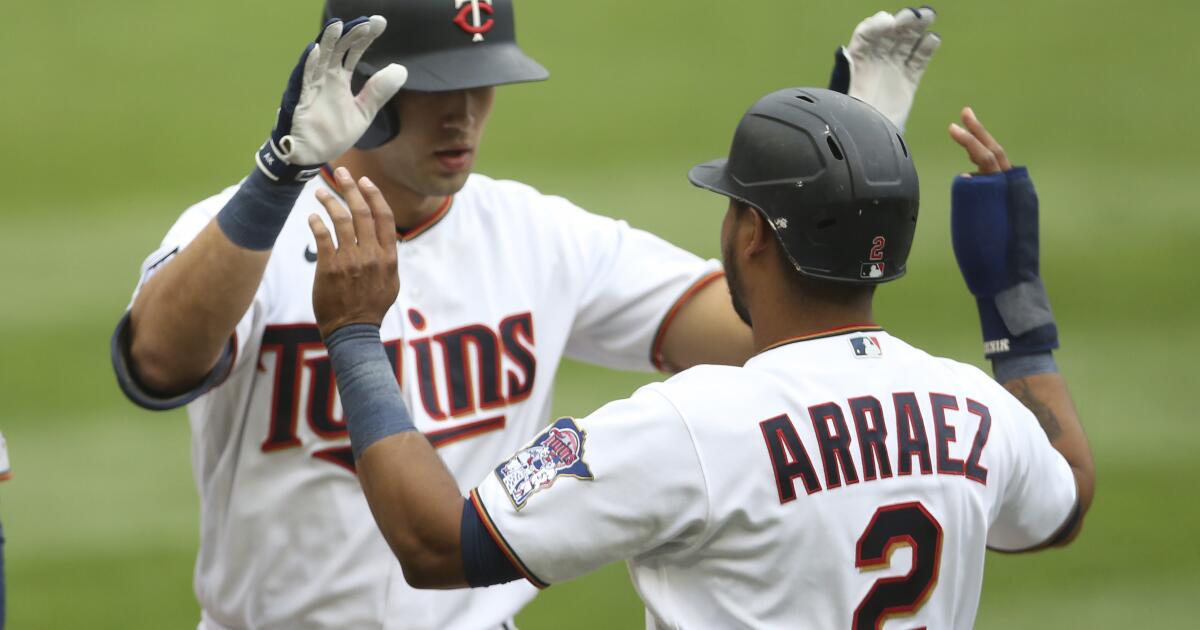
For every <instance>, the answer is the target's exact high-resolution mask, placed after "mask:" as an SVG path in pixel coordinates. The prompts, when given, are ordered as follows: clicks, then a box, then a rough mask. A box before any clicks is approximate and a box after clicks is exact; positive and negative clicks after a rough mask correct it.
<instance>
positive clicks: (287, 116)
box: [255, 15, 408, 182]
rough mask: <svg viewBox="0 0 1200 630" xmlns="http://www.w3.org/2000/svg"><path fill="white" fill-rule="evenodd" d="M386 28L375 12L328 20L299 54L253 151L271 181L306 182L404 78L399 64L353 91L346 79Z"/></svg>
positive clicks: (340, 150) (357, 135)
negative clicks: (264, 136)
mask: <svg viewBox="0 0 1200 630" xmlns="http://www.w3.org/2000/svg"><path fill="white" fill-rule="evenodd" d="M386 28H387V20H385V19H384V18H383V17H382V16H379V15H375V16H371V17H370V18H366V17H361V18H358V19H356V20H352V21H350V22H347V23H345V24H343V23H342V22H341V20H330V21H329V22H328V23H327V24H326V25H325V28H323V29H322V30H321V35H320V36H319V37H318V39H317V41H316V42H315V43H311V44H309V45H308V47H307V48H305V49H304V53H303V54H301V55H300V62H299V63H297V64H296V67H295V69H293V70H292V76H291V78H290V79H288V85H287V90H286V91H284V93H283V101H282V102H281V103H280V105H279V115H278V118H277V119H276V122H275V128H274V130H272V132H271V137H270V139H268V140H267V142H266V143H265V144H263V146H262V148H261V149H259V150H258V154H257V155H255V161H256V162H257V164H258V168H259V169H261V170H262V172H263V173H265V174H266V176H267V177H269V178H270V179H271V180H273V181H277V182H289V181H307V180H309V179H312V178H313V177H314V176H315V175H316V174H317V173H318V172H319V170H320V167H321V165H322V164H324V163H326V162H328V161H330V160H332V159H334V158H336V157H337V156H339V155H341V154H342V153H345V152H346V150H347V149H349V148H350V147H351V146H353V145H354V143H355V142H356V141H358V139H359V138H361V137H362V135H363V133H364V132H366V130H367V127H368V126H370V124H371V121H372V120H374V119H375V115H376V114H377V113H378V112H379V110H380V108H382V107H384V106H385V105H387V102H388V101H389V100H391V98H392V97H393V96H395V95H396V92H398V91H399V90H400V88H401V87H402V86H403V85H404V82H405V81H406V80H408V70H406V69H405V68H404V66H401V65H398V64H391V65H389V66H388V67H386V68H384V69H383V70H380V71H379V72H377V73H375V75H374V76H372V77H371V78H370V79H369V80H368V81H367V83H366V85H365V86H363V88H362V90H360V91H359V93H358V95H357V96H355V95H354V93H353V91H352V89H351V87H350V79H351V75H352V74H353V72H354V67H355V66H356V65H358V61H359V59H361V58H362V55H363V52H364V51H366V49H367V46H370V45H371V43H372V42H374V41H375V39H376V38H377V37H379V36H380V35H381V34H383V31H384V29H386Z"/></svg>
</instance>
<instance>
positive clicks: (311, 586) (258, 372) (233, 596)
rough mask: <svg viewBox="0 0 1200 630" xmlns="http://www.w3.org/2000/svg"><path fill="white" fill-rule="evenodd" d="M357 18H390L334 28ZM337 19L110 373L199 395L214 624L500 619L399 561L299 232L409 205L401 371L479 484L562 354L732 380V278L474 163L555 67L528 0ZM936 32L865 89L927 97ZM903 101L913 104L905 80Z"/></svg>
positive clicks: (456, 0) (349, 0)
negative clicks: (358, 202)
mask: <svg viewBox="0 0 1200 630" xmlns="http://www.w3.org/2000/svg"><path fill="white" fill-rule="evenodd" d="M358 15H373V17H370V18H359V19H348V20H346V21H341V20H337V19H334V18H338V17H345V18H353V17H354V16H358ZM884 15H887V14H884ZM325 17H326V18H328V19H329V20H330V21H329V22H328V23H327V25H326V26H325V27H324V28H323V29H322V31H321V35H320V37H319V38H318V40H317V41H316V42H315V43H314V44H311V45H309V46H308V48H307V49H306V50H305V52H304V54H303V56H302V57H301V60H300V62H299V64H298V65H297V66H296V69H295V70H294V72H293V74H292V76H291V78H290V80H289V82H288V88H287V91H286V92H285V94H284V97H283V101H282V104H281V106H280V110H279V115H278V119H277V122H276V126H275V128H274V130H273V132H272V134H271V137H270V138H269V139H268V141H267V142H266V143H265V144H264V145H263V146H262V148H261V149H260V150H259V152H258V153H257V155H256V160H255V168H254V170H253V171H252V172H251V174H250V175H249V177H247V178H246V179H245V180H244V181H243V182H241V183H240V184H238V185H236V186H233V187H231V188H229V189H227V190H225V191H224V192H222V193H220V194H218V195H216V196H214V197H211V198H209V199H206V200H204V201H202V202H200V203H199V204H196V205H195V206H193V207H191V208H189V209H188V210H187V211H186V212H185V213H184V214H183V216H182V217H180V219H179V220H178V221H177V222H176V224H175V225H174V226H173V227H172V228H171V230H170V231H169V232H168V233H167V235H166V237H165V238H164V239H163V242H162V244H161V246H160V247H159V248H158V250H157V251H155V252H154V253H152V254H151V255H150V256H149V257H148V258H147V259H146V262H145V263H144V264H143V267H142V273H141V278H140V280H139V282H138V286H137V289H136V290H135V293H134V298H133V301H132V304H131V307H130V310H129V312H128V313H127V314H126V316H125V317H124V318H123V319H122V321H121V323H120V324H119V325H118V327H117V330H116V332H115V333H114V336H113V364H114V369H115V370H116V373H117V376H118V381H119V383H120V385H121V387H122V389H123V390H124V391H125V393H126V394H127V395H128V396H129V397H130V398H131V399H132V400H134V401H135V402H136V403H138V404H140V405H142V406H145V407H147V408H150V409H169V408H174V407H179V406H182V405H185V404H186V405H188V411H189V417H190V419H191V427H192V449H193V451H192V461H193V467H194V476H195V478H196V482H197V486H198V489H199V493H200V498H201V544H200V551H199V555H198V558H197V563H196V571H195V589H196V593H197V597H198V599H199V601H200V605H201V609H202V620H201V627H202V628H210V629H219V628H289V629H291V628H315V627H353V628H372V627H388V628H447V629H452V628H466V629H479V628H495V627H500V626H502V625H504V624H507V623H509V620H510V619H511V617H512V615H513V614H514V613H516V611H517V610H519V609H520V608H521V606H523V605H524V604H525V603H526V602H527V601H528V600H529V599H530V598H532V596H533V594H534V593H535V592H536V589H534V588H533V587H532V586H531V585H529V584H527V583H520V582H514V583H511V584H505V585H498V586H496V587H493V588H489V589H481V590H476V591H459V592H440V593H439V592H427V591H417V590H414V589H411V588H410V587H409V586H408V585H407V584H406V583H405V580H404V579H402V577H401V575H400V571H399V567H398V566H397V565H396V563H395V562H392V561H391V560H390V558H389V557H388V553H387V547H386V543H385V541H384V539H383V538H382V537H381V536H380V535H379V532H378V530H377V529H376V527H375V526H374V524H373V523H372V521H371V517H370V513H369V510H368V506H367V503H366V502H365V500H364V498H363V496H362V492H361V490H360V488H359V486H358V483H357V481H356V479H355V476H354V473H355V470H356V465H355V461H354V458H353V456H352V452H351V449H350V444H349V439H348V429H347V425H346V421H345V413H344V411H343V405H344V402H343V401H341V400H340V398H339V396H338V392H337V390H336V387H335V381H334V378H333V372H332V369H331V364H330V361H329V358H328V356H327V355H326V352H325V348H324V346H323V345H322V339H321V336H320V333H319V331H318V328H317V325H316V319H315V317H314V314H313V310H312V302H311V290H312V284H313V277H314V273H315V269H316V265H315V263H316V261H317V259H318V256H317V243H316V241H315V240H314V238H313V236H312V234H311V232H310V230H309V228H308V226H307V224H306V218H307V217H308V216H309V215H310V214H312V213H314V212H316V213H318V214H322V213H323V209H322V203H323V202H324V203H329V202H332V201H334V200H335V199H336V198H337V197H338V196H339V195H341V194H342V193H343V191H344V190H346V189H348V188H353V187H354V180H353V179H352V176H351V173H354V174H355V175H358V176H365V177H368V178H369V180H370V181H373V182H375V184H374V185H375V186H376V187H377V190H378V191H379V194H380V195H381V196H382V197H383V198H385V199H386V200H387V202H388V203H389V204H390V206H391V208H392V209H393V210H394V221H393V224H392V225H391V226H390V227H389V228H388V229H387V230H381V232H380V235H382V234H383V232H385V231H386V232H387V238H388V239H389V242H390V243H391V247H392V248H393V249H394V250H395V251H394V253H395V254H396V259H397V261H398V262H397V263H396V264H397V266H398V268H399V270H400V274H401V275H402V276H403V277H404V278H405V282H404V286H403V290H402V291H401V293H400V294H399V295H398V296H396V295H393V296H392V297H391V298H390V300H391V301H390V307H389V309H388V314H387V316H386V318H385V320H384V321H382V322H381V324H382V328H381V331H382V335H383V339H384V340H385V347H386V352H387V354H388V357H389V365H390V368H389V369H390V370H391V374H392V379H393V381H395V382H398V383H399V384H400V385H401V387H402V390H403V392H404V395H405V396H406V403H407V405H408V406H409V408H410V409H412V410H413V413H414V418H415V421H416V422H417V423H418V424H419V426H420V430H421V431H422V432H423V433H424V435H426V436H427V438H428V439H429V441H430V443H431V444H433V445H434V446H435V447H436V448H437V449H438V450H439V451H440V453H441V456H442V457H443V458H444V461H445V462H447V465H448V466H449V467H450V469H451V470H452V471H453V475H454V476H455V477H456V478H458V479H460V480H461V482H459V485H460V490H463V491H465V490H467V489H469V488H470V487H471V484H472V483H474V482H475V481H477V480H478V479H479V478H481V477H482V476H483V475H484V474H485V473H486V472H487V471H488V470H490V466H489V464H490V462H492V461H493V460H495V459H496V458H498V457H501V456H503V455H505V454H508V453H511V452H513V451H514V450H516V449H517V448H518V447H519V446H520V445H521V444H523V443H524V442H525V441H526V440H527V439H528V438H529V437H530V436H532V435H534V434H535V433H536V431H537V430H539V429H540V428H541V427H543V426H544V425H545V424H546V422H547V420H548V413H549V409H550V400H551V394H552V382H553V377H554V373H555V371H556V369H557V367H558V364H559V361H560V360H561V358H562V357H563V356H564V355H565V356H571V357H574V358H577V359H582V360H585V361H589V362H592V363H596V364H600V365H605V366H610V367H614V368H621V369H640V370H651V369H654V368H658V369H661V370H665V371H676V370H678V369H682V368H686V367H689V366H692V365H696V364H700V363H726V364H737V363H740V362H741V361H743V360H744V359H745V358H746V357H747V356H749V354H750V353H751V352H752V341H751V337H750V332H749V329H748V328H746V327H745V325H744V324H742V323H741V321H740V320H739V319H738V318H737V316H736V314H735V313H734V311H733V310H732V309H731V307H730V305H729V302H728V299H727V297H726V291H727V287H726V284H725V280H724V276H723V274H722V272H721V269H720V265H719V263H717V262H715V261H704V260H701V259H699V258H697V257H696V256H694V255H692V254H689V253H687V252H684V251H682V250H680V249H678V248H676V247H674V246H671V245H670V244H668V243H666V242H665V241H662V240H661V239H658V238H656V237H654V236H652V235H650V234H647V233H645V232H642V231H640V230H636V229H632V228H630V227H629V226H628V225H626V224H624V223H623V222H619V221H613V220H610V219H607V218H603V217H599V216H596V215H593V214H590V213H587V212H585V211H583V210H582V209H580V208H578V207H576V206H575V205H573V204H571V203H570V202H568V201H567V200H565V199H562V198H559V197H552V196H548V195H543V194H541V193H539V192H538V191H536V190H534V189H532V188H530V187H528V186H525V185H522V184H519V183H516V182H511V181H497V180H492V179H490V178H487V177H485V176H483V175H478V174H472V173H471V167H472V164H473V160H474V156H475V154H476V153H477V151H478V150H479V141H480V137H481V134H482V131H483V129H484V126H485V124H486V122H487V117H488V113H489V111H490V106H491V102H492V99H493V98H494V86H496V85H501V84H508V83H520V82H527V81H538V80H542V79H545V78H546V77H547V72H546V70H545V69H543V68H542V66H540V65H539V64H538V63H537V62H535V61H533V60H532V59H531V58H529V57H528V56H526V55H525V54H524V53H523V52H522V50H521V49H520V48H519V47H518V46H517V43H516V39H515V34H514V24H513V7H512V4H511V2H510V0H495V1H493V2H484V1H482V0H481V1H479V2H475V1H468V0H412V1H409V2H404V3H398V2H382V1H380V0H375V1H368V0H330V1H329V2H328V3H327V5H326V8H325ZM932 19H933V16H932V13H928V12H926V13H921V12H913V13H911V14H910V13H905V14H904V15H902V16H900V17H893V16H890V15H888V16H887V20H886V24H883V26H882V28H879V29H877V30H876V31H873V33H874V36H877V37H884V36H892V35H897V36H898V35H903V37H904V38H909V39H905V40H904V41H906V42H907V45H908V49H905V50H899V49H896V50H892V49H889V50H886V51H882V52H877V53H876V52H871V51H869V50H867V51H865V52H864V54H865V55H866V56H865V57H863V56H860V57H859V58H856V59H854V63H855V64H857V65H855V66H854V67H853V68H851V73H852V74H851V80H850V82H849V83H848V87H847V89H849V90H850V91H851V92H854V91H855V90H861V89H866V87H867V86H871V85H875V84H877V83H878V82H879V81H881V80H888V75H889V73H900V72H902V70H901V68H903V69H904V70H903V76H901V77H900V78H899V79H898V80H899V81H900V82H902V83H904V82H908V83H910V84H911V87H912V88H915V85H916V81H917V80H919V78H920V72H921V71H923V70H924V66H925V64H926V63H927V62H928V56H927V55H926V56H924V57H918V58H917V59H916V61H913V60H912V59H911V58H912V54H911V53H912V50H913V49H914V48H916V45H917V42H918V41H924V42H925V44H924V45H923V47H922V48H921V50H923V51H924V50H928V51H930V52H931V49H930V48H929V41H934V42H935V44H936V41H935V40H930V39H929V38H930V37H932V36H931V35H930V36H928V37H926V36H925V30H926V28H927V27H928V24H929V23H931V22H932ZM877 21H879V20H877ZM881 24H882V22H881ZM385 28H386V29H387V30H386V32H385ZM902 39H903V38H902ZM910 40H911V41H910ZM858 47H861V46H858ZM858 47H856V43H855V42H853V41H852V43H851V46H850V50H851V51H854V50H857V49H858ZM851 57H852V58H853V57H855V55H851ZM401 64H402V65H401ZM872 69H875V70H876V71H875V72H872ZM402 87H403V88H404V89H403V91H399V90H400V89H401V88H402ZM896 93H897V94H899V96H898V97H897V98H894V99H893V101H894V103H895V104H896V105H897V106H898V107H897V111H899V112H902V113H907V111H908V106H910V105H911V99H912V93H913V92H912V90H911V89H910V90H907V91H904V90H899V91H897V92H896ZM322 216H324V215H323V214H322ZM324 220H329V219H328V217H325V218H324ZM335 223H336V221H331V225H333V224H335ZM334 227H336V226H334Z"/></svg>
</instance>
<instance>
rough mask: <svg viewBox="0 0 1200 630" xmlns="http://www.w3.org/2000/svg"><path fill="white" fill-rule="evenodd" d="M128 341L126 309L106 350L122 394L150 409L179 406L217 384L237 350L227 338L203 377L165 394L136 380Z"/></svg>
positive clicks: (227, 373) (232, 360)
mask: <svg viewBox="0 0 1200 630" xmlns="http://www.w3.org/2000/svg"><path fill="white" fill-rule="evenodd" d="M129 344H130V336H129V313H128V312H126V313H125V315H124V316H123V317H121V321H119V322H117V328H116V330H114V331H113V335H112V340H111V342H110V347H109V352H110V356H111V358H112V366H113V372H114V373H115V374H116V376H117V385H118V386H120V388H121V391H122V392H123V393H124V394H125V397H126V398H128V399H129V400H130V401H131V402H132V403H133V404H135V405H137V406H139V407H141V408H143V409H149V410H151V411H166V410H168V409H175V408H178V407H182V406H184V405H186V404H188V403H190V402H192V401H193V400H196V399H197V398H199V397H201V396H203V395H204V394H206V393H208V392H209V390H211V389H212V388H214V387H216V386H217V385H220V384H221V383H222V382H224V380H225V378H226V377H227V376H229V372H230V370H232V369H233V364H234V358H235V357H234V355H235V353H236V351H237V340H236V339H234V338H233V337H230V339H229V343H227V344H225V350H224V351H222V352H221V356H220V358H218V359H217V364H216V365H215V366H213V369H212V370H210V371H209V372H208V375H207V376H205V377H204V380H202V381H200V382H199V383H197V384H196V386H195V387H193V388H191V389H189V390H188V391H186V392H183V393H181V394H178V395H175V396H165V397H164V396H161V395H159V394H157V393H155V392H152V391H150V390H149V389H147V388H146V387H145V386H144V385H142V383H141V382H140V381H138V379H137V375H136V374H135V373H134V371H133V367H132V363H133V361H132V359H131V358H130V356H129Z"/></svg>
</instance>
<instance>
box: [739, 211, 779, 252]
mask: <svg viewBox="0 0 1200 630" xmlns="http://www.w3.org/2000/svg"><path fill="white" fill-rule="evenodd" d="M742 205H743V208H741V211H740V212H739V214H740V215H741V217H742V218H741V220H742V221H746V224H745V229H746V231H747V232H748V240H747V241H746V244H745V252H746V255H747V256H749V257H751V258H754V257H756V256H761V255H762V254H763V253H764V252H767V251H768V250H769V249H770V248H771V246H772V244H773V243H774V241H775V233H774V231H772V230H771V226H769V225H767V218H766V217H765V216H763V213H761V212H759V211H758V210H756V209H755V208H753V207H751V206H749V205H745V204H742Z"/></svg>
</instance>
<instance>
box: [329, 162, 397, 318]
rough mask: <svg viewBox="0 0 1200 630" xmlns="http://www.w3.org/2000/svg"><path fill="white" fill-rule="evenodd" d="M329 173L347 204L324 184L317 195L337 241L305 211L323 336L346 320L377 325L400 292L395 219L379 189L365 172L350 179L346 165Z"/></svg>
mask: <svg viewBox="0 0 1200 630" xmlns="http://www.w3.org/2000/svg"><path fill="white" fill-rule="evenodd" d="M334 179H335V180H336V181H337V186H338V191H339V192H340V193H341V195H342V198H343V199H345V200H346V203H347V204H349V206H350V208H349V210H347V209H346V206H344V205H342V204H341V202H339V201H338V200H337V199H336V198H335V197H334V196H333V194H331V193H329V192H328V191H326V190H324V189H321V190H318V191H317V199H318V200H319V201H320V202H321V204H322V205H324V206H325V210H326V211H327V212H328V213H329V218H330V219H331V220H332V221H333V228H334V233H335V234H336V236H337V242H336V244H335V243H334V238H333V236H331V235H330V233H329V230H328V229H327V228H326V227H325V224H324V223H323V222H322V221H321V218H320V217H319V216H317V215H315V214H313V215H310V216H309V217H308V226H309V228H310V229H311V230H312V233H313V236H314V237H316V240H317V274H316V278H315V279H314V280H313V312H314V313H315V314H316V316H317V326H318V328H320V330H321V337H322V338H323V339H327V338H329V335H331V334H333V332H334V331H335V330H337V329H339V328H341V327H343V326H347V325H349V324H371V325H374V326H379V325H380V323H381V322H383V317H384V315H386V314H387V312H388V310H389V309H390V308H391V307H392V305H393V304H394V303H395V302H396V296H397V295H398V294H399V293H400V276H399V272H398V271H397V268H396V220H395V218H394V217H393V215H392V209H391V207H390V206H388V203H387V201H386V200H385V199H384V198H383V193H382V192H380V191H379V188H378V187H376V186H375V184H374V183H372V182H371V180H369V179H367V178H366V177H364V178H362V179H360V180H358V182H355V181H354V178H352V177H351V176H350V171H348V170H346V169H345V168H339V169H337V170H336V171H335V172H334Z"/></svg>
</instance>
